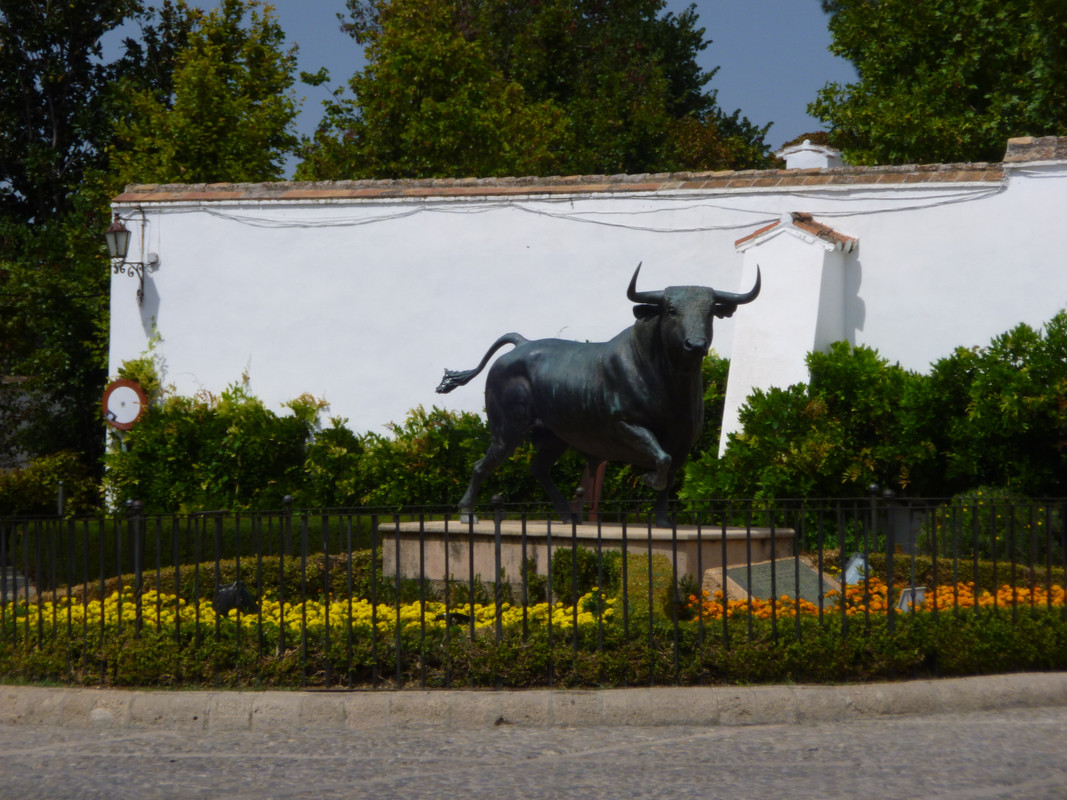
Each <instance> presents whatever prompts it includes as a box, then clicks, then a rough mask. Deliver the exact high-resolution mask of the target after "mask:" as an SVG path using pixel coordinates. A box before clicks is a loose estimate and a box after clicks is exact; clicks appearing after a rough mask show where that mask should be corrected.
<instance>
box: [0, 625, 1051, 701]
mask: <svg viewBox="0 0 1067 800" xmlns="http://www.w3.org/2000/svg"><path fill="white" fill-rule="evenodd" d="M234 630H235V629H234V628H232V626H226V625H223V626H221V627H220V628H218V629H215V628H211V627H208V628H206V629H201V630H200V631H192V630H184V631H183V633H182V634H181V636H174V635H173V634H166V635H162V634H159V633H156V632H153V631H147V630H146V631H145V632H143V633H142V634H141V635H140V636H139V637H138V636H136V635H135V634H134V632H133V629H132V627H131V626H127V627H126V628H125V629H124V630H123V631H122V632H121V633H110V632H109V635H107V636H106V637H102V638H101V637H96V636H94V634H93V632H92V631H90V634H89V636H88V637H82V636H81V635H80V631H75V632H74V635H70V636H68V635H67V634H66V633H65V632H62V631H61V632H60V633H58V634H57V635H55V636H45V637H43V639H41V640H37V639H36V638H35V637H34V636H33V635H32V634H31V636H30V637H29V638H18V639H14V640H12V638H11V634H10V632H7V637H8V638H7V640H6V641H5V643H4V646H3V647H0V675H2V676H3V678H4V680H7V681H23V682H41V681H59V682H72V683H83V684H86V685H94V684H105V685H115V686H119V685H125V686H192V685H204V684H208V685H214V686H220V687H268V686H279V687H296V686H301V685H310V686H322V685H325V683H326V681H327V675H329V679H330V683H331V685H338V684H350V685H353V686H368V685H371V684H377V685H380V686H395V685H397V682H396V676H397V672H398V670H399V675H400V684H401V685H406V686H415V687H417V686H421V685H423V684H425V685H426V686H430V687H435V686H444V685H450V686H453V687H493V686H501V687H508V688H523V687H538V686H548V685H555V686H562V687H605V686H628V685H629V686H635V685H636V686H648V685H653V684H660V685H664V684H681V685H716V684H728V683H750V684H751V683H783V682H804V683H841V682H850V681H870V680H885V679H904V678H920V677H921V678H926V677H951V676H965V675H980V674H993V673H1003V672H1012V671H1021V670H1063V669H1067V619H1065V617H1064V614H1063V613H1062V609H1054V610H1053V611H1043V610H1041V611H1036V612H1027V613H1024V614H1019V615H1017V618H1016V619H1015V620H1013V619H1012V613H1011V611H1010V610H1009V609H1001V610H999V611H993V610H988V609H986V610H982V611H981V612H979V613H975V612H966V613H960V614H953V613H942V614H937V615H934V614H929V613H917V614H909V615H901V616H899V617H897V618H896V619H895V625H894V628H893V630H890V629H889V626H888V623H887V620H886V619H885V618H884V617H880V618H874V617H872V618H871V619H870V620H869V621H867V622H866V623H864V621H862V620H850V621H849V624H848V626H847V628H845V627H842V622H841V620H840V619H839V618H831V619H828V620H825V621H824V622H823V623H822V624H821V625H820V624H819V623H818V621H817V620H815V619H804V618H802V620H801V625H800V631H799V635H797V632H796V630H795V628H794V626H793V624H792V621H790V622H789V623H788V624H780V625H779V627H778V629H777V631H775V630H773V629H772V628H771V626H770V624H769V623H768V622H767V621H765V620H753V621H752V624H751V627H750V623H749V620H747V619H735V620H732V621H731V622H730V623H729V625H728V627H727V630H726V631H723V629H722V626H721V625H705V626H700V625H699V624H698V623H695V622H683V623H680V624H679V625H678V627H677V629H675V628H674V627H673V626H672V625H670V624H667V623H655V624H653V625H652V627H651V629H650V628H649V626H648V625H647V624H645V625H641V624H640V623H638V622H637V621H631V624H630V626H629V630H628V632H626V633H624V631H623V629H622V627H621V626H620V625H618V624H611V625H605V626H603V627H602V628H601V629H599V630H598V629H597V627H596V626H588V627H585V628H581V629H579V634H578V636H577V640H575V638H574V637H572V636H571V635H570V633H568V632H561V631H555V633H554V636H552V637H551V638H550V635H549V634H548V632H547V631H546V630H545V629H544V628H534V629H532V630H531V631H530V632H529V634H528V635H527V636H526V637H525V638H523V636H522V635H521V633H520V632H518V631H513V630H509V631H505V633H504V635H503V636H502V638H501V640H500V641H499V642H497V641H496V639H495V637H494V636H493V635H492V634H483V633H480V632H479V633H476V634H475V635H474V636H473V637H471V636H470V635H468V634H467V632H466V630H465V629H464V628H462V627H452V628H449V629H447V630H440V629H431V630H427V631H426V632H425V634H424V635H420V634H419V633H418V632H417V631H416V632H411V631H407V632H405V633H404V634H403V635H402V636H401V641H400V648H399V650H397V649H396V648H395V647H394V645H395V644H396V642H395V640H394V639H393V638H392V637H391V636H389V637H384V636H379V637H378V639H377V640H372V639H371V637H370V636H369V635H359V636H355V637H353V638H352V639H349V638H348V636H347V635H346V632H345V631H344V630H343V629H342V628H341V627H340V626H338V628H337V629H336V630H335V631H334V634H333V637H332V639H331V641H330V642H329V644H328V645H327V643H326V642H325V641H324V640H323V639H321V638H317V639H314V640H310V641H308V642H306V643H302V642H299V641H297V642H289V643H288V645H287V647H285V648H284V649H279V648H278V647H276V644H275V643H274V642H270V641H268V642H263V641H261V640H260V639H259V638H258V637H257V636H256V635H255V633H254V632H249V631H247V630H246V631H243V632H241V633H239V634H235V633H234ZM676 631H677V633H676ZM195 639H199V641H198V642H196V646H193V644H194V640H195ZM727 639H728V641H727ZM398 654H399V656H398Z"/></svg>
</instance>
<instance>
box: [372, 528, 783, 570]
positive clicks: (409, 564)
mask: <svg viewBox="0 0 1067 800" xmlns="http://www.w3.org/2000/svg"><path fill="white" fill-rule="evenodd" d="M378 531H379V533H380V536H381V547H382V557H383V569H384V572H385V574H386V575H389V576H395V575H396V570H397V565H398V564H399V567H400V575H401V576H402V577H405V578H417V577H418V576H419V575H420V574H421V575H423V576H424V577H425V578H427V579H428V580H432V581H441V580H444V579H445V578H446V577H451V578H452V579H453V580H457V581H468V580H470V578H471V573H472V567H471V565H472V559H473V574H474V576H475V577H476V578H480V579H481V580H482V581H486V582H489V581H492V580H494V578H495V575H496V568H497V559H498V558H499V564H500V568H501V569H502V570H503V571H504V573H505V580H506V581H507V582H510V583H515V582H517V581H519V579H520V576H521V575H522V562H523V560H524V559H526V560H532V561H533V563H534V565H535V569H536V570H537V574H538V575H545V574H547V572H548V551H549V541H550V538H551V549H552V552H553V553H554V552H556V550H558V549H560V548H569V547H571V546H573V545H574V543H575V542H577V544H578V546H579V547H584V548H587V549H589V550H594V551H595V550H596V548H597V547H598V546H599V547H600V548H601V550H621V549H622V548H623V547H624V546H625V548H626V551H627V552H628V553H630V554H632V555H646V556H647V555H648V554H649V552H650V551H651V553H652V554H653V555H656V554H660V555H664V556H666V557H667V558H668V559H670V560H674V554H675V553H677V559H678V560H677V563H678V578H679V580H681V579H682V577H683V576H689V577H690V578H691V579H692V580H695V581H699V580H700V579H701V573H702V572H703V571H705V570H707V569H709V568H713V567H722V565H723V530H722V528H721V527H720V528H702V529H700V530H698V529H697V527H696V526H688V525H687V526H683V527H679V528H678V530H677V532H672V531H671V530H667V529H664V528H652V529H651V531H650V530H649V528H648V527H647V526H641V527H635V526H628V527H627V528H626V529H625V530H624V529H623V527H622V526H621V525H616V524H611V525H607V524H602V525H600V526H599V527H598V526H597V525H578V526H577V527H572V526H571V525H565V524H562V523H551V524H550V523H548V522H546V521H544V520H537V521H530V520H527V521H526V522H525V523H523V522H521V521H517V520H508V521H505V522H502V523H501V525H500V532H499V535H498V534H497V530H496V526H495V524H494V523H493V521H492V520H482V521H480V522H476V523H475V524H474V525H473V526H468V525H465V524H462V523H459V522H455V521H453V522H447V523H446V522H443V521H430V522H423V523H418V522H402V523H400V524H399V525H396V524H392V523H390V524H383V525H380V526H379V527H378ZM725 536H726V547H725V551H726V566H727V567H730V566H734V565H738V564H745V563H748V562H749V561H750V560H751V561H752V562H758V561H766V560H768V559H770V558H782V557H784V556H788V555H792V553H793V530H792V529H790V528H775V529H774V530H773V537H772V531H771V529H770V528H727V529H726V532H725ZM498 551H499V556H498Z"/></svg>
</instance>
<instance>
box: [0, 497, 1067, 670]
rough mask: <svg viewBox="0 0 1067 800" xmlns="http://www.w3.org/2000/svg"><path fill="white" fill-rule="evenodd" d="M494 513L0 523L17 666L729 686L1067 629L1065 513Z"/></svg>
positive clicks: (2, 647)
mask: <svg viewBox="0 0 1067 800" xmlns="http://www.w3.org/2000/svg"><path fill="white" fill-rule="evenodd" d="M479 516H480V519H475V518H470V519H467V518H461V517H459V516H458V515H456V514H455V513H454V512H451V511H446V510H442V509H433V508H412V509H401V510H385V509H345V510H294V509H291V508H285V509H282V510H279V511H277V512H272V513H248V514H233V513H223V512H204V513H196V514H173V515H155V514H145V513H143V511H142V509H140V508H139V507H138V505H137V504H130V506H129V507H128V508H127V509H126V510H125V512H124V513H121V514H115V515H108V516H100V517H86V518H59V517H52V518H26V519H4V520H0V674H5V673H6V674H9V675H15V676H21V677H30V678H42V677H44V678H48V679H53V680H60V681H67V682H79V683H101V684H151V685H170V684H174V685H177V684H182V685H187V684H211V685H219V684H221V685H252V686H255V685H288V686H305V687H306V686H314V687H322V688H363V687H368V688H370V687H402V686H415V687H433V686H489V687H493V686H495V687H504V686H519V685H599V684H605V683H610V684H644V685H648V684H656V683H675V682H693V681H698V682H699V681H703V680H716V679H719V678H722V677H724V675H725V676H726V677H729V675H728V674H727V673H729V671H730V670H734V671H735V672H736V670H739V669H743V668H744V667H743V665H741V664H739V663H737V660H738V659H741V657H742V656H741V655H737V654H738V653H741V651H744V650H745V647H744V646H745V645H752V644H753V643H757V644H759V645H760V647H765V648H771V650H773V649H774V648H775V647H777V646H779V645H781V644H782V643H790V642H794V643H795V642H802V641H804V640H805V638H808V639H812V638H818V637H820V636H824V635H826V634H827V632H830V633H832V634H833V635H834V636H839V637H842V636H843V637H847V636H849V635H850V631H852V632H855V631H857V630H859V631H862V632H864V633H870V631H871V630H872V629H873V630H877V631H885V632H887V633H888V634H893V633H894V631H895V630H896V629H897V627H898V626H899V625H901V624H907V622H902V620H908V619H911V618H915V617H917V616H919V615H930V616H933V617H936V616H937V615H939V614H941V615H945V614H948V615H952V616H954V617H957V618H958V617H960V616H961V615H963V616H966V615H972V616H974V615H980V614H984V613H990V614H995V615H998V617H1003V618H1004V620H1005V621H1006V624H1009V625H1018V624H1020V620H1021V619H1024V618H1025V619H1032V618H1033V617H1034V615H1035V614H1046V615H1052V616H1056V615H1059V616H1060V617H1063V614H1064V589H1063V587H1064V585H1065V580H1064V574H1065V572H1067V501H1065V500H1062V499H1057V500H1042V501H1027V502H1025V503H1021V502H1009V501H1006V500H998V499H995V498H982V497H981V495H976V496H975V497H974V498H973V499H970V500H968V501H967V502H959V501H955V502H950V501H917V500H907V501H899V500H895V499H891V498H885V497H872V498H865V499H859V500H832V501H816V500H791V501H773V502H772V501H758V500H751V501H743V502H739V501H732V502H731V501H715V502H707V503H700V504H694V503H690V504H689V505H687V506H686V507H685V508H679V509H678V511H677V513H676V515H675V516H674V518H673V519H674V523H673V525H672V527H671V528H669V529H663V528H657V527H655V526H654V525H653V523H652V520H651V517H650V516H649V515H648V514H647V512H645V511H643V510H642V509H640V508H638V507H637V506H632V507H631V506H622V507H617V508H601V509H597V511H596V513H595V514H594V515H592V516H590V517H587V518H586V519H585V520H584V521H583V523H582V524H579V523H578V522H576V521H571V522H561V521H559V520H554V519H552V518H551V516H550V515H549V514H548V513H547V512H545V510H544V509H531V508H520V507H513V506H508V505H506V504H504V503H499V502H498V503H495V504H493V505H491V506H487V507H485V508H484V509H481V510H480V511H479ZM749 649H750V650H751V648H749ZM745 652H748V651H745ZM731 654H734V655H731ZM750 657H754V656H750V655H745V656H744V658H750ZM731 659H733V660H731ZM746 674H747V673H746Z"/></svg>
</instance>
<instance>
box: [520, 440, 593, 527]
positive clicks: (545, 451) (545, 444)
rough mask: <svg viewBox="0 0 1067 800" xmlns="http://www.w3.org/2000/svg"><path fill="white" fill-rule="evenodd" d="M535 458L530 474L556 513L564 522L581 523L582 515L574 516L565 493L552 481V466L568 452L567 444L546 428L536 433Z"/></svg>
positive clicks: (531, 464)
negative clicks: (542, 489)
mask: <svg viewBox="0 0 1067 800" xmlns="http://www.w3.org/2000/svg"><path fill="white" fill-rule="evenodd" d="M534 448H535V450H534V457H533V460H532V461H531V462H530V472H531V473H532V474H533V476H534V477H535V478H537V481H538V483H540V484H541V486H542V487H543V488H544V490H545V493H546V494H547V495H548V499H549V500H551V501H552V505H553V506H554V507H555V509H556V513H557V514H559V515H560V518H561V519H562V520H563V521H564V522H577V523H581V521H582V519H581V515H580V514H578V515H576V514H574V512H573V511H572V510H571V506H570V504H569V503H568V502H567V500H566V499H565V498H564V497H563V493H562V492H561V491H560V490H559V487H558V486H556V484H555V482H554V481H553V480H552V465H553V464H555V463H556V462H557V461H559V459H560V457H561V456H562V455H563V454H564V453H566V452H567V443H566V442H564V441H563V440H562V439H560V438H559V437H558V436H556V435H555V434H554V433H552V432H551V431H548V430H545V429H544V428H539V429H535V431H534Z"/></svg>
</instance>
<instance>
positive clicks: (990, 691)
mask: <svg viewBox="0 0 1067 800" xmlns="http://www.w3.org/2000/svg"><path fill="white" fill-rule="evenodd" d="M1065 705H1067V672H1060V673H1026V674H1018V675H994V676H985V677H976V678H954V679H944V680H927V681H908V682H902V683H876V684H850V685H844V686H751V687H684V688H678V687H664V688H650V689H601V690H590V691H585V690H550V689H545V690H526V691H500V692H494V691H453V690H438V691H414V690H405V691H398V692H397V691H378V692H313V691H308V692H300V691H292V692H285V691H263V692H245V691H187V692H186V691H181V692H177V691H147V690H140V691H132V690H125V689H84V688H44V687H33V686H0V723H4V724H9V725H10V724H15V725H53V726H69V727H72V728H74V727H76V728H93V727H99V728H167V729H172V730H173V729H176V730H213V731H223V730H262V731H267V730H278V729H279V728H282V727H286V726H288V727H291V728H316V729H319V730H357V731H373V730H383V729H407V728H438V729H441V728H443V729H463V728H484V727H490V726H493V725H502V724H511V725H523V726H528V727H589V726H607V725H611V726H618V725H697V726H716V725H722V726H731V725H772V724H786V725H791V724H792V725H803V724H813V723H818V722H847V721H849V720H856V719H869V718H874V717H880V716H898V715H915V714H939V713H953V712H959V713H962V712H969V711H988V710H999V709H1009V708H1045V707H1049V706H1065Z"/></svg>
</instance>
